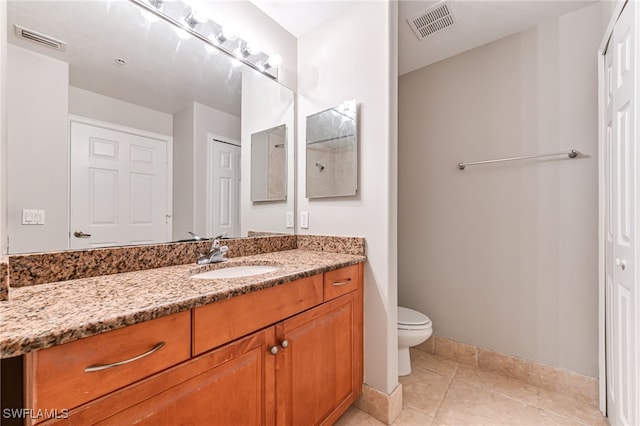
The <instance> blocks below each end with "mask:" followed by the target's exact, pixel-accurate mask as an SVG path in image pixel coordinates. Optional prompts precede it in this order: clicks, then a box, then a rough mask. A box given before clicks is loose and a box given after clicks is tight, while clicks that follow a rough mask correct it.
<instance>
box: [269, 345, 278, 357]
mask: <svg viewBox="0 0 640 426" xmlns="http://www.w3.org/2000/svg"><path fill="white" fill-rule="evenodd" d="M269 353H270V354H271V355H276V354H277V353H278V347H277V346H271V347H270V348H269Z"/></svg>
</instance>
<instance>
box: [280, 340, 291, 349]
mask: <svg viewBox="0 0 640 426" xmlns="http://www.w3.org/2000/svg"><path fill="white" fill-rule="evenodd" d="M280 346H282V349H285V348H288V347H289V341H288V340H283V341H282V342H280Z"/></svg>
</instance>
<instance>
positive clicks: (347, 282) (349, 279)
mask: <svg viewBox="0 0 640 426" xmlns="http://www.w3.org/2000/svg"><path fill="white" fill-rule="evenodd" d="M350 282H351V278H347V279H346V280H345V281H338V282H335V283H333V285H334V286H336V287H340V286H341V285H345V284H349V283H350Z"/></svg>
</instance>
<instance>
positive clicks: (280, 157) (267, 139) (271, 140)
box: [251, 124, 287, 202]
mask: <svg viewBox="0 0 640 426" xmlns="http://www.w3.org/2000/svg"><path fill="white" fill-rule="evenodd" d="M286 142H287V126H286V125H285V124H283V125H280V126H277V127H274V128H271V129H268V130H263V131H261V132H256V133H254V134H252V135H251V201H254V202H258V201H283V200H286V199H287V144H286Z"/></svg>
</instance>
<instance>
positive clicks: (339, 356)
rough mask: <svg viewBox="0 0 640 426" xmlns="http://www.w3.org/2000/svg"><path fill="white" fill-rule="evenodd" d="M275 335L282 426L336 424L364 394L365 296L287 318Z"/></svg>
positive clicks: (350, 297)
mask: <svg viewBox="0 0 640 426" xmlns="http://www.w3.org/2000/svg"><path fill="white" fill-rule="evenodd" d="M276 336H277V339H278V341H279V345H278V347H279V352H278V354H277V356H276V389H277V391H276V395H277V406H276V412H277V421H278V424H280V425H317V424H332V423H333V422H335V420H336V419H337V418H338V417H339V416H340V415H341V414H342V413H343V412H344V411H345V410H346V409H347V408H348V407H349V405H350V404H351V403H353V401H355V399H356V398H357V397H358V395H360V393H361V391H362V292H361V291H354V292H351V293H348V294H346V295H344V296H341V297H338V298H336V299H334V300H332V301H330V302H328V303H325V304H323V305H321V306H318V307H316V308H314V309H311V310H309V311H307V312H304V313H302V314H300V315H297V316H295V317H293V318H290V319H288V320H285V321H284V322H282V323H280V324H278V325H276ZM285 341H286V343H284V342H285ZM283 343H284V344H283ZM283 346H285V347H283Z"/></svg>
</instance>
